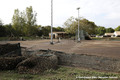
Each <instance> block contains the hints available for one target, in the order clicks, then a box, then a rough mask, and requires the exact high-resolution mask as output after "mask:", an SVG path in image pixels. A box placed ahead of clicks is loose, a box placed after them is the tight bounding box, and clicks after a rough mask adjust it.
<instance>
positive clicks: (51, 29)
mask: <svg viewBox="0 0 120 80" xmlns="http://www.w3.org/2000/svg"><path fill="white" fill-rule="evenodd" d="M52 28H53V0H51V42H50V44H53V30H52Z"/></svg>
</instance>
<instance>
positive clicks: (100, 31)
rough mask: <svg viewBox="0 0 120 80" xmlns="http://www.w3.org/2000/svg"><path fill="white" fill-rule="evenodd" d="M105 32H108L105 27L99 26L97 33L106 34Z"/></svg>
mask: <svg viewBox="0 0 120 80" xmlns="http://www.w3.org/2000/svg"><path fill="white" fill-rule="evenodd" d="M105 32H106V29H105V27H102V26H99V27H98V28H97V35H104V34H105Z"/></svg>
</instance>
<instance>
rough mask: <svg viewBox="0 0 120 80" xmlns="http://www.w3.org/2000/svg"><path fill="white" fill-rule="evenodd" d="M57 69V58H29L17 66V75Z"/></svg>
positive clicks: (53, 56)
mask: <svg viewBox="0 0 120 80" xmlns="http://www.w3.org/2000/svg"><path fill="white" fill-rule="evenodd" d="M56 68H57V56H55V55H52V56H39V57H30V58H28V59H26V60H24V61H22V62H21V63H19V64H18V65H17V69H18V72H19V73H30V74H38V73H42V72H44V71H45V70H48V69H56Z"/></svg>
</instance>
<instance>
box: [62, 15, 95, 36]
mask: <svg viewBox="0 0 120 80" xmlns="http://www.w3.org/2000/svg"><path fill="white" fill-rule="evenodd" d="M79 21H80V22H79V23H80V29H81V30H84V31H86V32H88V34H95V30H96V28H97V26H96V25H95V23H94V22H92V21H89V20H87V19H85V18H82V19H81V20H79ZM64 27H65V31H66V32H67V33H71V34H75V33H76V31H77V29H78V19H76V18H74V17H70V18H69V19H67V21H66V22H65V23H64Z"/></svg>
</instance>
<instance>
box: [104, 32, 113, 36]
mask: <svg viewBox="0 0 120 80" xmlns="http://www.w3.org/2000/svg"><path fill="white" fill-rule="evenodd" d="M105 35H111V36H112V35H114V33H105Z"/></svg>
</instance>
